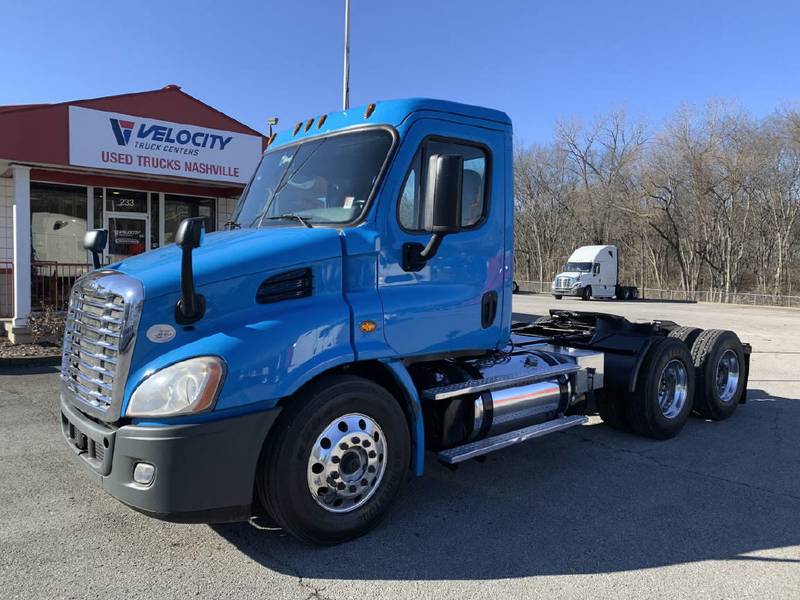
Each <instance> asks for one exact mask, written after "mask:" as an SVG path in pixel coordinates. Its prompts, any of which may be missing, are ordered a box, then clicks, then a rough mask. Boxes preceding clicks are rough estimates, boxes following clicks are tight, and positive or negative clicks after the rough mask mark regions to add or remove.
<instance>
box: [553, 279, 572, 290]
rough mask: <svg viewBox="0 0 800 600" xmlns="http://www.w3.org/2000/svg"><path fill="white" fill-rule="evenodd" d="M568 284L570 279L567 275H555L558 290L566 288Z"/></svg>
mask: <svg viewBox="0 0 800 600" xmlns="http://www.w3.org/2000/svg"><path fill="white" fill-rule="evenodd" d="M569 286H570V279H569V277H557V278H556V287H557V288H558V289H560V290H563V289H564V288H568V287H569Z"/></svg>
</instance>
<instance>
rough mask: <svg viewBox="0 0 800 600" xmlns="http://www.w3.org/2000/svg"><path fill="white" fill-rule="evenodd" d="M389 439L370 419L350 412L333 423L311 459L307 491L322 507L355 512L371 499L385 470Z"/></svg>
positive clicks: (322, 435)
mask: <svg viewBox="0 0 800 600" xmlns="http://www.w3.org/2000/svg"><path fill="white" fill-rule="evenodd" d="M385 457H386V439H385V438H384V436H383V431H382V430H381V428H380V426H379V425H378V424H377V423H376V422H375V421H374V420H373V419H372V418H370V417H368V416H366V415H362V414H360V413H351V414H347V415H344V416H342V417H340V418H338V419H335V420H333V421H331V422H330V423H329V424H328V425H327V427H325V429H323V430H322V433H321V434H320V435H319V437H318V438H317V441H316V442H315V443H314V446H313V448H312V449H311V455H310V456H309V458H308V471H307V479H308V489H309V491H310V492H311V496H312V497H313V498H314V500H315V501H316V502H317V504H319V505H320V506H321V507H322V508H324V509H325V510H327V511H330V512H335V513H345V512H350V511H351V510H355V509H356V508H358V507H359V506H361V505H363V504H364V503H365V502H367V500H369V499H370V498H371V497H372V495H373V494H374V493H375V491H376V490H377V489H378V486H379V485H380V482H381V479H382V478H383V473H384V471H385V470H386V460H385Z"/></svg>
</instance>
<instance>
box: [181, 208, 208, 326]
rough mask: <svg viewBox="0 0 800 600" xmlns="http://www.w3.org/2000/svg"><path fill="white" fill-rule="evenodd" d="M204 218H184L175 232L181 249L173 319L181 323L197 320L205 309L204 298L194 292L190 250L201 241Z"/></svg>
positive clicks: (196, 246) (186, 323)
mask: <svg viewBox="0 0 800 600" xmlns="http://www.w3.org/2000/svg"><path fill="white" fill-rule="evenodd" d="M204 231H205V219H204V218H203V217H194V218H192V219H184V220H183V221H181V224H180V225H179V226H178V231H176V232H175V243H176V244H177V245H178V246H179V247H180V249H181V299H180V300H178V304H177V305H176V306H175V320H176V321H177V322H178V323H180V324H181V325H188V324H190V323H194V322H195V321H199V320H200V319H201V318H202V317H203V314H205V311H206V303H205V298H203V296H202V295H200V294H197V293H195V290H194V272H193V268H192V251H193V250H194V249H195V248H198V247H199V246H200V244H201V243H202V242H203V237H204Z"/></svg>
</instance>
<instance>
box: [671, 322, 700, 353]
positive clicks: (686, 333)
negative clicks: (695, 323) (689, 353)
mask: <svg viewBox="0 0 800 600" xmlns="http://www.w3.org/2000/svg"><path fill="white" fill-rule="evenodd" d="M702 332H703V330H702V329H698V328H697V327H676V328H675V329H673V330H672V331H670V332H669V335H668V337H671V338H674V339H676V340H680V341H682V342H683V343H684V344H686V346H687V347H688V348H689V350H691V349H692V346H694V342H695V340H696V339H697V336H698V335H700V334H701V333H702Z"/></svg>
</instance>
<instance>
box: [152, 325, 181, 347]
mask: <svg viewBox="0 0 800 600" xmlns="http://www.w3.org/2000/svg"><path fill="white" fill-rule="evenodd" d="M174 337H175V328H174V327H173V326H172V325H168V324H166V323H159V324H158V325H152V326H150V327H149V328H148V330H147V339H148V340H150V341H151V342H153V343H156V344H165V343H167V342H169V341H171V340H172V339H173V338H174Z"/></svg>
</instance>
